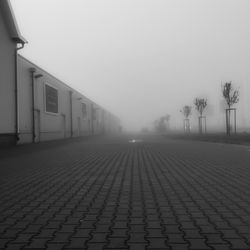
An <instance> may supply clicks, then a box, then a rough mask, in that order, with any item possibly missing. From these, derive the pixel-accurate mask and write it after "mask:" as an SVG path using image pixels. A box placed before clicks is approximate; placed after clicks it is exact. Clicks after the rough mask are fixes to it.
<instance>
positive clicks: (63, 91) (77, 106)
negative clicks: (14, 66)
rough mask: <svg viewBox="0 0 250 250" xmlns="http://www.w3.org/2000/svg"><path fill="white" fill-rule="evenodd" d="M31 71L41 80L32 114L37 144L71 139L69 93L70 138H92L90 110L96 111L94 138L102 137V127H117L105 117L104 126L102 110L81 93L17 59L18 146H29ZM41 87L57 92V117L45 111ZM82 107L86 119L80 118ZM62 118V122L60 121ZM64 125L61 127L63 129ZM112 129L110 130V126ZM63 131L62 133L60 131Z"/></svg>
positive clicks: (28, 62)
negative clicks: (86, 136)
mask: <svg viewBox="0 0 250 250" xmlns="http://www.w3.org/2000/svg"><path fill="white" fill-rule="evenodd" d="M31 68H35V69H36V72H35V75H37V74H42V77H40V78H38V79H35V80H34V83H35V110H37V111H36V112H38V111H39V114H40V119H39V120H36V127H39V128H40V129H39V130H40V131H39V133H38V132H37V131H36V134H37V138H39V140H40V141H46V140H54V139H63V138H68V137H70V136H71V106H70V91H72V111H73V113H72V116H73V123H72V124H73V137H77V136H85V135H92V125H91V120H92V114H91V112H92V108H91V105H93V108H94V109H97V112H96V119H95V120H94V121H93V129H94V135H98V134H102V133H103V124H105V125H106V126H107V128H105V131H106V130H107V131H112V130H114V128H115V127H117V124H116V122H117V120H115V118H114V117H113V116H112V115H109V118H106V119H107V120H108V119H110V121H106V122H105V123H104V120H103V114H102V112H103V111H102V110H103V108H102V107H101V106H99V105H97V104H96V103H94V102H92V101H91V100H90V99H88V98H87V97H85V96H84V95H82V94H81V93H79V92H77V91H75V90H73V89H72V88H70V87H69V86H67V85H66V84H65V83H63V82H61V81H60V80H58V79H57V78H55V77H54V76H52V75H50V74H49V73H48V72H46V71H44V70H43V69H41V68H40V67H38V66H37V65H35V64H33V63H32V62H30V61H28V60H27V59H25V58H24V57H22V56H20V55H19V56H18V79H19V85H20V91H19V105H20V113H19V116H20V143H28V142H32V78H31V72H30V69H31ZM45 84H48V85H50V86H51V87H53V88H55V89H57V90H58V102H59V103H58V109H59V110H58V113H57V114H52V113H48V112H46V110H45V94H44V93H45V92H44V89H45ZM82 103H86V105H87V117H84V116H83V112H82ZM64 117H65V118H64ZM64 121H65V125H64ZM111 125H112V126H113V127H112V126H111ZM64 127H65V131H64Z"/></svg>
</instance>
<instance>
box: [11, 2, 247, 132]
mask: <svg viewBox="0 0 250 250" xmlns="http://www.w3.org/2000/svg"><path fill="white" fill-rule="evenodd" d="M11 3H12V6H13V9H14V13H15V16H16V19H17V21H18V24H19V28H20V30H21V33H22V35H23V36H24V37H25V38H26V39H27V40H28V41H29V44H27V45H26V47H25V49H24V50H22V52H21V54H22V55H24V56H25V57H27V58H28V59H30V60H32V61H33V62H34V63H36V64H38V65H39V66H41V67H42V68H44V69H45V70H47V71H48V72H50V73H52V74H53V75H55V76H56V77H57V78H59V79H61V80H62V81H64V82H66V83H67V84H68V85H70V86H71V87H73V88H75V89H76V90H78V91H80V92H82V93H83V94H84V95H86V96H87V97H89V98H90V99H93V100H94V101H96V102H97V103H98V104H100V105H102V106H103V107H105V108H107V109H108V110H110V111H111V112H113V113H114V114H116V115H117V116H118V117H119V118H120V119H121V122H122V126H123V127H124V129H125V130H132V129H133V130H136V129H141V128H142V127H151V126H152V124H153V121H154V120H155V119H157V118H159V117H160V116H162V115H165V114H170V115H171V120H170V126H171V128H172V129H173V130H175V129H180V128H181V126H182V120H183V115H182V114H181V113H180V112H179V111H180V109H181V108H182V107H183V106H184V105H193V101H194V98H195V97H205V98H207V99H208V104H209V109H208V112H207V115H208V117H207V122H208V130H209V129H210V130H211V131H212V130H214V129H219V130H222V129H224V119H225V118H224V117H225V115H224V110H223V105H222V104H221V100H222V94H221V84H222V83H224V82H225V81H232V84H233V86H234V87H236V88H239V90H240V102H239V103H238V104H237V105H236V107H237V110H238V111H237V112H238V113H237V117H238V124H239V127H240V128H241V129H242V130H244V131H246V130H247V129H248V128H250V101H249V96H250V87H249V82H250V49H249V48H250V15H249V9H250V1H249V0H237V1H236V0H234V1H232V0H209V1H207V0H189V1H187V0H151V1H148V0H143V1H142V0H131V1H130V0H123V1H122V0H105V1H103V0H98V1H97V0H91V1H85V0H22V1H20V0H11ZM196 120H197V114H196V112H195V110H194V108H193V111H192V120H191V123H192V124H193V128H194V129H195V126H196V123H197V121H196Z"/></svg>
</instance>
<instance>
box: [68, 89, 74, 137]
mask: <svg viewBox="0 0 250 250" xmlns="http://www.w3.org/2000/svg"><path fill="white" fill-rule="evenodd" d="M72 94H73V92H72V91H71V90H70V91H69V96H70V136H71V137H73V103H72V102H73V100H72Z"/></svg>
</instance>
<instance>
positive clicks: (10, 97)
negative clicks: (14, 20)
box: [0, 11, 16, 134]
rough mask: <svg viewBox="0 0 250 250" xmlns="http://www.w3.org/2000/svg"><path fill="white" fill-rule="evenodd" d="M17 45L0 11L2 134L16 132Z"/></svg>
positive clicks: (0, 107) (0, 131)
mask: <svg viewBox="0 0 250 250" xmlns="http://www.w3.org/2000/svg"><path fill="white" fill-rule="evenodd" d="M15 47H16V44H15V43H14V42H13V41H12V40H11V37H10V34H9V33H8V30H7V28H6V26H5V23H4V20H3V16H2V13H1V11H0V118H1V119H0V134H5V133H14V132H15V113H14V111H15Z"/></svg>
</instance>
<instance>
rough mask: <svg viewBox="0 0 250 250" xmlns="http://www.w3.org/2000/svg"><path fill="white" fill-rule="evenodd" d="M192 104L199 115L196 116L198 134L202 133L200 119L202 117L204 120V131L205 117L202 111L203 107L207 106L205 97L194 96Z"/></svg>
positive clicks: (201, 119)
mask: <svg viewBox="0 0 250 250" xmlns="http://www.w3.org/2000/svg"><path fill="white" fill-rule="evenodd" d="M194 105H195V108H196V110H197V111H198V113H199V117H198V124H199V132H200V134H202V130H203V126H202V121H203V119H204V122H205V131H206V117H205V116H203V111H204V110H205V108H206V106H207V99H204V98H196V99H195V100H194Z"/></svg>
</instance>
